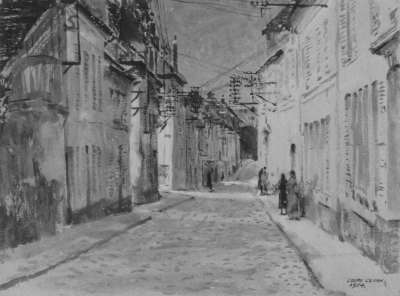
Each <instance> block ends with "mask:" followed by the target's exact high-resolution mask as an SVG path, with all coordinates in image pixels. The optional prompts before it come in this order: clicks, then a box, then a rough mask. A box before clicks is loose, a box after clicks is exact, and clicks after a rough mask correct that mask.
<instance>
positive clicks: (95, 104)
mask: <svg viewBox="0 0 400 296" xmlns="http://www.w3.org/2000/svg"><path fill="white" fill-rule="evenodd" d="M96 72H97V71H96V56H95V55H94V54H93V55H92V75H93V77H92V96H93V105H92V107H93V110H96V109H97V90H96V80H97V77H96V74H97V73H96Z"/></svg>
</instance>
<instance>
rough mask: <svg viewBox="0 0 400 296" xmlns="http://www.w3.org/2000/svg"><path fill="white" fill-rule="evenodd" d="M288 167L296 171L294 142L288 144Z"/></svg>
mask: <svg viewBox="0 0 400 296" xmlns="http://www.w3.org/2000/svg"><path fill="white" fill-rule="evenodd" d="M290 169H291V170H293V171H296V144H291V145H290Z"/></svg>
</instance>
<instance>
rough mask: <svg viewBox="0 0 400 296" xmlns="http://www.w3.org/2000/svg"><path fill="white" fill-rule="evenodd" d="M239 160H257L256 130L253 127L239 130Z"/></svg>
mask: <svg viewBox="0 0 400 296" xmlns="http://www.w3.org/2000/svg"><path fill="white" fill-rule="evenodd" d="M240 158H241V159H254V160H257V129H256V128H255V127H254V126H244V127H242V128H241V129H240Z"/></svg>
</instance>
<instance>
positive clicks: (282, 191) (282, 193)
mask: <svg viewBox="0 0 400 296" xmlns="http://www.w3.org/2000/svg"><path fill="white" fill-rule="evenodd" d="M286 185H287V180H286V177H285V174H282V175H281V179H280V180H279V183H278V189H279V209H280V210H281V215H286V214H287V191H286V190H287V189H286ZM284 210H285V211H284Z"/></svg>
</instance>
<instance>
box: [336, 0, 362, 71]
mask: <svg viewBox="0 0 400 296" xmlns="http://www.w3.org/2000/svg"><path fill="white" fill-rule="evenodd" d="M356 12H357V3H356V0H341V1H340V4H339V36H340V37H339V42H340V54H341V63H342V66H347V65H348V64H350V63H352V62H353V61H354V60H356V59H357V56H358V49H357V31H356V30H357V26H356V25H357V24H356Z"/></svg>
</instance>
